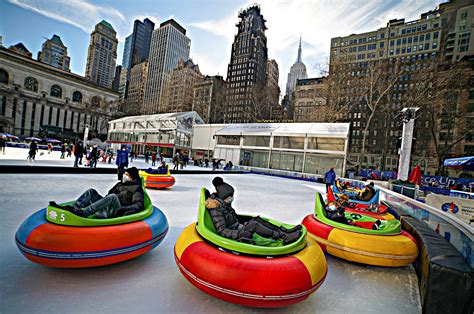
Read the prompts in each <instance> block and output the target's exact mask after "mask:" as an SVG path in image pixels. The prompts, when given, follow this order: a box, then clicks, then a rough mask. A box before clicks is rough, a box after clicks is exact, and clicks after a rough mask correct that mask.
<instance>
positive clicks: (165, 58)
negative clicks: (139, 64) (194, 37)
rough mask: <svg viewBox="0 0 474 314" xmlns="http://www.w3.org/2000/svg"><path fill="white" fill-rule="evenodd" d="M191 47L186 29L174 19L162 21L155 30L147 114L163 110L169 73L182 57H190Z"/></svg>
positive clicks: (186, 58)
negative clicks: (164, 91) (164, 93)
mask: <svg viewBox="0 0 474 314" xmlns="http://www.w3.org/2000/svg"><path fill="white" fill-rule="evenodd" d="M190 48H191V40H190V39H189V38H188V37H186V30H185V29H184V28H183V27H182V26H181V25H179V24H178V23H177V22H176V21H175V20H173V19H171V20H168V21H166V22H163V23H161V24H160V28H158V29H156V30H154V31H153V35H152V38H151V46H150V54H149V59H148V78H147V87H146V90H145V104H144V111H145V112H144V113H145V114H152V113H157V112H162V111H161V104H162V102H163V101H164V99H163V97H162V96H163V95H162V94H163V90H164V88H165V83H166V82H167V81H168V79H169V73H170V72H171V71H172V70H173V69H174V68H175V67H176V66H177V65H178V62H179V60H180V59H183V60H188V59H189V49H190Z"/></svg>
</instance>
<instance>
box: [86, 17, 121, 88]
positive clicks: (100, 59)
mask: <svg viewBox="0 0 474 314" xmlns="http://www.w3.org/2000/svg"><path fill="white" fill-rule="evenodd" d="M117 44H118V40H117V33H116V32H115V30H114V28H113V27H112V25H110V24H109V23H108V22H106V21H104V20H102V21H101V22H100V23H98V24H97V25H96V26H95V29H94V31H93V32H92V34H91V41H90V44H89V50H88V53H87V64H86V75H85V76H86V79H87V80H89V81H92V82H94V83H96V84H98V85H100V86H104V87H107V88H112V81H113V80H114V72H115V61H116V59H117Z"/></svg>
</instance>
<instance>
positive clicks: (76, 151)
mask: <svg viewBox="0 0 474 314" xmlns="http://www.w3.org/2000/svg"><path fill="white" fill-rule="evenodd" d="M83 149H84V148H83V147H82V145H76V147H75V148H74V156H76V157H82V154H83V153H84V151H83Z"/></svg>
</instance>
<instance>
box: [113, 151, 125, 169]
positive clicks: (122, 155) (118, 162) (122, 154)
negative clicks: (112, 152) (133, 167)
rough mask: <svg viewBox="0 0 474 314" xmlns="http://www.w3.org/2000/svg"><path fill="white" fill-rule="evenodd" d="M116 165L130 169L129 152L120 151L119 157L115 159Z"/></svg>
mask: <svg viewBox="0 0 474 314" xmlns="http://www.w3.org/2000/svg"><path fill="white" fill-rule="evenodd" d="M115 164H116V165H117V166H118V167H120V166H122V167H125V168H126V167H128V151H127V150H125V151H124V150H119V151H118V152H117V157H116V158H115Z"/></svg>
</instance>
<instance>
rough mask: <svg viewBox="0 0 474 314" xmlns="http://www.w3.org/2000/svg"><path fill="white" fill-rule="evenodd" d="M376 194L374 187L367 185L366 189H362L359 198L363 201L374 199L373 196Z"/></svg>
mask: <svg viewBox="0 0 474 314" xmlns="http://www.w3.org/2000/svg"><path fill="white" fill-rule="evenodd" d="M374 195H375V190H374V188H372V187H371V186H369V185H367V186H366V187H365V189H364V191H362V193H360V196H359V197H358V199H359V200H361V201H370V200H371V199H372V197H374Z"/></svg>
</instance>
